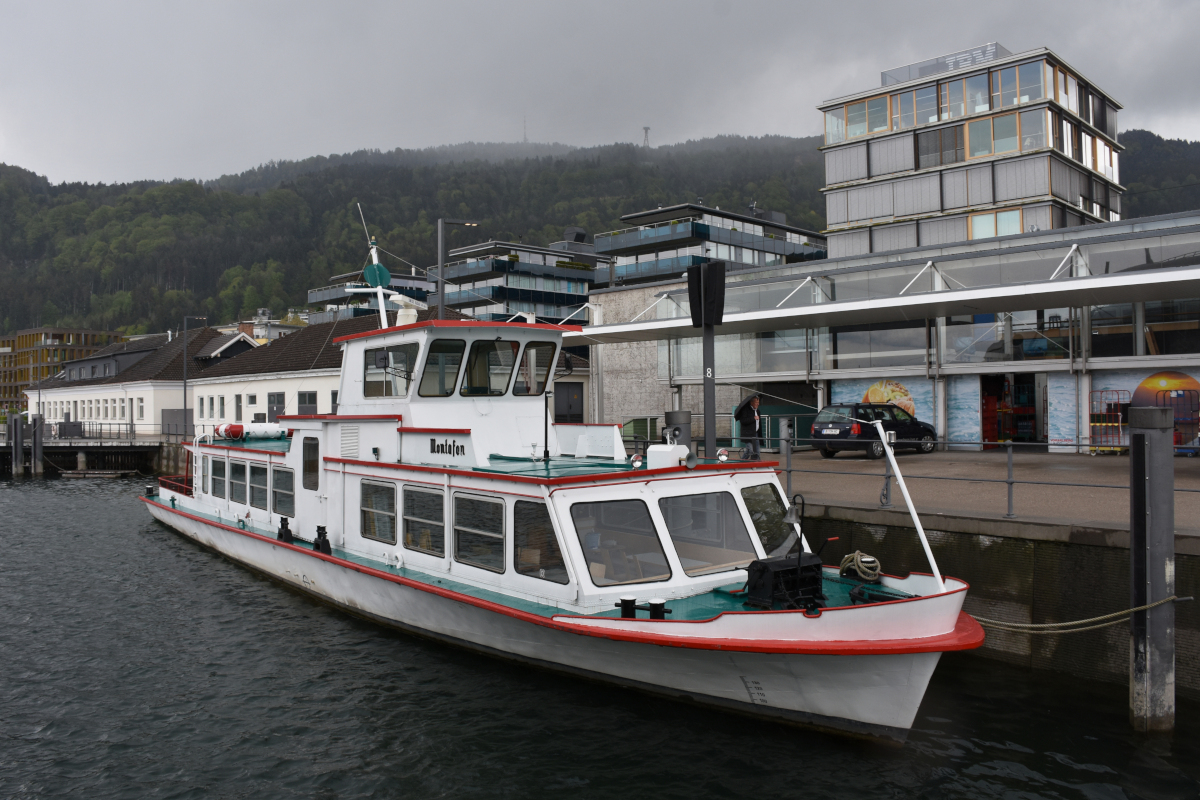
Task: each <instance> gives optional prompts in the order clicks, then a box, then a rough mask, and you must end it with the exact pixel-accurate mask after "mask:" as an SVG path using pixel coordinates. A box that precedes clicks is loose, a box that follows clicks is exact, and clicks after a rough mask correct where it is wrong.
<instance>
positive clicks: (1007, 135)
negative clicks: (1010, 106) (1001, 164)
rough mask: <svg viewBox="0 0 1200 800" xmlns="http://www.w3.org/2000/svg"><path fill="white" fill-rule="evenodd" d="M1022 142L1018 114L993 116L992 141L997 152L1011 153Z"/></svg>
mask: <svg viewBox="0 0 1200 800" xmlns="http://www.w3.org/2000/svg"><path fill="white" fill-rule="evenodd" d="M1020 142H1021V139H1020V137H1019V136H1017V115H1016V114H1004V115H1003V116H999V117H993V118H992V143H993V147H994V148H995V152H996V153H1010V152H1012V151H1013V150H1016V149H1017V148H1018V147H1019V146H1020Z"/></svg>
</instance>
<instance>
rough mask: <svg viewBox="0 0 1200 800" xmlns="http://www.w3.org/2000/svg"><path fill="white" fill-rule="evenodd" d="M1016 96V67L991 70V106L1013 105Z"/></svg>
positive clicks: (1015, 102)
mask: <svg viewBox="0 0 1200 800" xmlns="http://www.w3.org/2000/svg"><path fill="white" fill-rule="evenodd" d="M1017 96H1018V94H1017V68H1016V67H1005V68H1004V69H994V70H992V108H1009V107H1010V106H1015V105H1016V104H1017Z"/></svg>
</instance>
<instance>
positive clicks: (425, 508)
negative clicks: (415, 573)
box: [404, 486, 446, 556]
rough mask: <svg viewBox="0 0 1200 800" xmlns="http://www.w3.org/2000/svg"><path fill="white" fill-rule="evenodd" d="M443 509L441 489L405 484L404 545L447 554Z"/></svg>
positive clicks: (440, 554) (430, 552) (435, 553)
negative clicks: (419, 487)
mask: <svg viewBox="0 0 1200 800" xmlns="http://www.w3.org/2000/svg"><path fill="white" fill-rule="evenodd" d="M444 518H445V508H444V504H443V500H442V493H441V492H434V491H427V490H422V489H413V488H410V487H407V486H406V487H404V546H405V547H406V548H408V549H409V550H416V551H418V552H421V553H428V554H430V555H433V556H444V555H446V528H445V523H444V522H443V520H444Z"/></svg>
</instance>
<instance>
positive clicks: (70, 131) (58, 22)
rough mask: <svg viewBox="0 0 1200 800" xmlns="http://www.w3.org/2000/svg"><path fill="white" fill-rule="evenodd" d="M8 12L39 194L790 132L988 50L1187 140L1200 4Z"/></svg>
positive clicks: (5, 61) (10, 7)
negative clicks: (874, 89) (392, 161)
mask: <svg viewBox="0 0 1200 800" xmlns="http://www.w3.org/2000/svg"><path fill="white" fill-rule="evenodd" d="M954 8H955V6H954V5H953V4H946V3H944V2H919V3H896V2H858V3H856V2H841V3H838V4H833V5H831V4H822V5H820V6H817V5H815V4H814V5H810V4H804V3H796V2H769V1H768V0H762V2H732V0H698V1H696V0H693V2H675V1H674V0H672V1H670V2H667V1H663V0H659V1H658V2H626V1H624V0H623V1H622V2H608V3H594V2H593V3H573V2H550V1H549V0H526V1H525V2H517V3H512V4H499V3H465V2H438V3H366V2H363V3H314V2H304V1H303V0H296V1H295V2H289V3H257V4H247V3H204V4H188V5H184V4H163V3H146V4H135V3H127V4H119V3H114V4H104V5H100V4H87V3H61V4H59V3H38V4H31V3H24V2H21V3H18V2H11V3H10V2H3V0H0V22H2V23H3V27H4V29H5V40H6V47H5V48H4V49H3V50H2V51H0V68H2V69H3V70H4V74H5V76H6V78H5V80H4V81H3V82H0V161H3V162H7V163H12V164H18V165H20V166H24V167H27V168H29V169H33V170H36V171H38V172H42V173H45V174H48V175H49V176H50V177H51V179H52V180H55V181H64V180H88V181H124V180H134V179H141V178H172V177H196V178H210V177H215V176H217V175H219V174H221V173H225V172H234V171H239V170H242V169H246V168H248V167H252V166H254V165H256V164H258V163H261V162H264V161H268V160H271V159H281V158H304V157H306V156H310V155H315V154H319V153H341V152H347V151H351V150H355V149H359V148H367V147H369V148H380V149H391V148H394V147H426V146H430V145H437V144H444V143H453V142H462V141H469V140H474V141H515V140H518V139H520V137H521V131H522V120H523V119H527V120H528V129H529V136H530V138H531V139H533V140H536V141H561V142H566V143H570V144H576V145H593V144H605V143H611V142H614V141H640V139H641V133H642V131H641V128H642V126H643V125H649V126H651V128H652V130H651V141H652V143H654V144H666V143H671V142H677V141H682V140H685V139H688V138H697V137H703V136H712V135H716V134H721V133H739V134H746V135H762V134H768V133H770V134H785V135H793V136H803V135H811V134H815V133H817V132H819V128H820V120H819V116H818V114H817V113H816V111H815V110H814V106H815V105H816V104H817V103H819V102H820V101H822V100H824V99H826V98H829V97H835V96H838V95H840V94H845V93H847V92H851V91H857V90H860V89H864V88H867V87H870V86H873V85H877V84H878V82H879V72H880V71H881V70H883V69H887V68H889V67H894V66H898V65H901V64H904V63H907V62H910V61H916V60H920V59H924V58H928V57H931V56H935V55H938V54H941V53H945V52H949V51H953V50H956V49H960V48H963V47H969V46H972V45H976V44H980V43H982V42H986V41H992V40H995V41H999V42H1000V43H1002V44H1003V45H1005V46H1006V47H1008V48H1009V49H1010V50H1012V51H1014V52H1016V51H1019V50H1025V49H1029V48H1032V47H1038V46H1042V45H1045V46H1049V47H1051V48H1053V49H1054V50H1055V51H1057V52H1058V53H1060V54H1061V55H1062V56H1063V57H1064V58H1065V59H1067V61H1068V62H1069V63H1071V64H1072V65H1073V66H1075V67H1076V68H1077V69H1079V70H1080V71H1081V72H1082V73H1083V74H1084V75H1086V76H1087V77H1088V78H1090V79H1091V80H1094V81H1095V82H1096V83H1097V84H1099V85H1100V86H1101V87H1103V88H1104V89H1106V90H1107V91H1109V92H1111V93H1112V94H1113V95H1114V96H1116V98H1117V99H1118V100H1120V101H1121V102H1123V103H1124V104H1125V105H1126V111H1125V112H1124V113H1123V116H1122V118H1121V125H1122V127H1123V128H1130V127H1149V128H1151V129H1152V130H1155V131H1156V132H1158V133H1161V134H1163V135H1166V136H1171V137H1178V138H1189V139H1195V138H1198V137H1197V134H1196V131H1197V129H1198V126H1200V112H1197V111H1195V110H1194V109H1197V108H1200V102H1198V101H1200V96H1198V95H1200V89H1198V88H1197V86H1196V82H1195V81H1193V80H1191V79H1190V76H1194V75H1196V74H1197V73H1200V52H1198V50H1197V48H1196V47H1195V45H1194V42H1193V40H1194V33H1193V32H1194V31H1195V30H1197V29H1200V4H1195V3H1184V2H1157V3H1154V2H1143V3H1138V4H1130V3H1118V2H1103V1H1100V2H1077V3H1058V4H1049V3H1013V2H1009V3H1004V4H1000V5H999V6H995V7H994V11H992V12H984V11H982V10H981V8H982V7H981V6H980V5H979V4H972V5H971V9H970V13H962V12H963V9H962V8H959V10H958V11H954Z"/></svg>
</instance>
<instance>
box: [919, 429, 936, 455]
mask: <svg viewBox="0 0 1200 800" xmlns="http://www.w3.org/2000/svg"><path fill="white" fill-rule="evenodd" d="M936 447H937V442H935V441H934V440H933V437H932V436H930V435H929V434H928V433H927V434H925V435H924V436H922V437H921V443H920V444H919V445H917V450H919V451H920V452H922V453H932V452H933V451H934V448H936Z"/></svg>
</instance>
